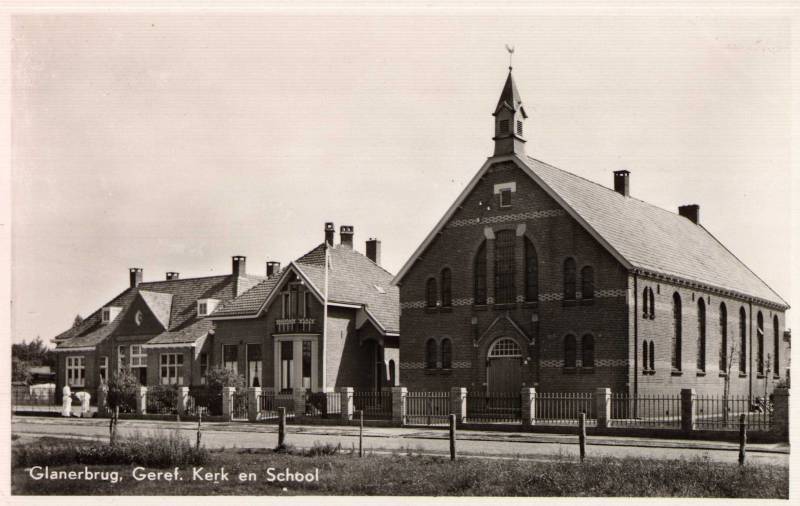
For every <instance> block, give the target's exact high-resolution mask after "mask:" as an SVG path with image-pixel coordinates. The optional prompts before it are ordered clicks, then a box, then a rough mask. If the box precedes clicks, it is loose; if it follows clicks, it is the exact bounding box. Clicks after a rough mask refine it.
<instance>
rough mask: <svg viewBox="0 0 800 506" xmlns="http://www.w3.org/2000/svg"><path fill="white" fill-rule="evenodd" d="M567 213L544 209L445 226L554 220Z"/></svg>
mask: <svg viewBox="0 0 800 506" xmlns="http://www.w3.org/2000/svg"><path fill="white" fill-rule="evenodd" d="M566 214H567V213H566V212H565V211H564V210H563V209H546V210H544V211H528V212H526V213H515V214H503V215H499V216H486V217H483V218H481V217H478V218H462V219H460V220H453V221H451V222H450V223H448V224H447V227H446V228H458V227H469V226H473V225H485V224H491V223H508V222H509V221H524V220H536V219H539V218H555V217H556V216H565V215H566Z"/></svg>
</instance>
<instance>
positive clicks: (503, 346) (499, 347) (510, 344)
mask: <svg viewBox="0 0 800 506" xmlns="http://www.w3.org/2000/svg"><path fill="white" fill-rule="evenodd" d="M521 356H522V350H521V349H520V347H519V344H517V342H516V341H514V340H513V339H510V338H508V337H503V338H501V339H498V340H497V341H495V342H494V344H492V347H491V348H489V358H509V357H511V358H514V357H521Z"/></svg>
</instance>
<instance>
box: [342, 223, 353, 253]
mask: <svg viewBox="0 0 800 506" xmlns="http://www.w3.org/2000/svg"><path fill="white" fill-rule="evenodd" d="M339 241H340V242H341V244H342V246H344V247H345V248H348V249H353V226H352V225H342V226H341V227H339Z"/></svg>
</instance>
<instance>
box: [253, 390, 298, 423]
mask: <svg viewBox="0 0 800 506" xmlns="http://www.w3.org/2000/svg"><path fill="white" fill-rule="evenodd" d="M281 407H282V408H286V417H287V418H289V417H294V396H293V395H292V394H291V393H275V392H261V395H260V396H259V397H258V408H259V419H260V420H277V419H278V408H281Z"/></svg>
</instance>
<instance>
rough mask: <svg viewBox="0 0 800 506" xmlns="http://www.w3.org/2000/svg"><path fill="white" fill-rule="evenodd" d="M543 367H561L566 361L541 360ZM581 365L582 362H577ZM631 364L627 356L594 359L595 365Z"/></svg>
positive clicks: (620, 365) (617, 365)
mask: <svg viewBox="0 0 800 506" xmlns="http://www.w3.org/2000/svg"><path fill="white" fill-rule="evenodd" d="M540 364H541V366H542V367H543V368H549V369H560V368H562V367H564V361H563V360H561V359H558V360H542V361H541V362H540ZM576 365H577V366H578V367H580V364H579V363H578V364H576ZM628 365H629V362H628V359H626V358H599V359H596V360H595V361H594V366H595V367H626V366H628Z"/></svg>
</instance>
